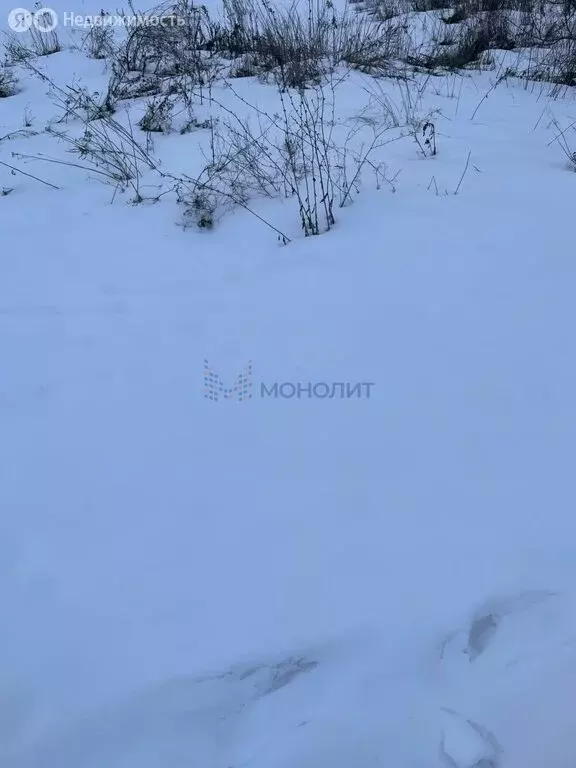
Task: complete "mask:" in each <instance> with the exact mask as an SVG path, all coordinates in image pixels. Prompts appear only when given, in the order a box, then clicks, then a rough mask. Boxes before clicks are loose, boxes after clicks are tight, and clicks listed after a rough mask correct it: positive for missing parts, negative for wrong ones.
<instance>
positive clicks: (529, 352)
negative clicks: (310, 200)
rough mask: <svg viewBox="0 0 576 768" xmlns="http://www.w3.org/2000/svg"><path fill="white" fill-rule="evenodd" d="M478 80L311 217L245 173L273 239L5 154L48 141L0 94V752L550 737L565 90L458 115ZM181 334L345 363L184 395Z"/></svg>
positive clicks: (565, 739) (66, 762) (472, 759)
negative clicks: (322, 391)
mask: <svg viewBox="0 0 576 768" xmlns="http://www.w3.org/2000/svg"><path fill="white" fill-rule="evenodd" d="M57 10H60V8H59V7H58V8H57ZM41 66H42V68H43V71H46V72H48V73H49V74H50V77H51V78H53V79H54V80H55V81H56V82H58V83H61V84H65V83H68V82H72V81H74V80H81V81H82V82H83V83H85V84H87V85H89V86H90V87H91V88H93V89H94V90H98V88H101V87H102V85H103V83H104V82H105V74H104V65H103V63H102V62H95V61H90V60H88V59H87V58H86V57H85V55H83V54H82V53H81V52H79V51H70V50H64V51H63V52H61V53H59V54H55V55H53V56H51V57H47V58H46V59H44V60H43V61H42V62H41ZM495 77H496V75H495V73H494V72H482V73H479V72H469V73H466V74H465V75H455V76H452V75H451V76H446V77H443V78H432V79H431V80H432V82H429V83H427V84H426V87H425V89H424V91H423V97H422V102H423V103H422V105H421V113H422V114H428V113H429V112H431V111H434V110H439V112H438V113H437V117H436V129H437V140H438V155H437V156H436V157H434V158H423V157H421V156H420V155H419V153H418V147H417V146H416V144H415V143H414V142H413V141H412V140H411V139H410V138H406V139H404V140H402V141H397V142H394V143H391V144H389V145H387V146H386V147H384V148H383V150H382V158H383V159H384V160H385V162H386V163H387V165H388V167H389V168H390V169H391V173H392V174H394V173H396V172H397V171H400V174H399V176H398V179H397V182H396V183H395V187H396V191H395V192H392V190H391V189H390V187H389V186H386V185H385V186H383V188H382V189H380V190H376V189H375V184H374V181H373V179H370V177H369V176H368V175H367V176H366V178H365V180H364V181H363V185H362V190H361V194H360V195H359V196H358V198H357V199H356V201H355V202H354V204H353V205H351V206H350V207H346V208H344V209H342V210H341V211H338V215H337V218H338V220H337V225H336V227H335V228H334V229H333V230H331V231H330V232H328V233H326V234H323V235H321V236H320V237H317V238H304V237H302V236H301V235H300V234H299V224H298V218H297V210H296V208H295V206H294V204H293V203H292V202H290V201H285V202H283V203H280V202H277V201H256V202H255V203H254V208H255V210H257V211H258V212H259V213H260V214H261V215H266V216H268V217H269V218H271V219H272V220H273V221H274V223H275V225H276V226H278V227H279V228H280V229H282V231H286V232H288V234H289V236H290V237H291V239H292V242H291V243H290V244H289V245H286V246H281V245H280V244H279V243H278V241H277V238H276V236H275V235H274V233H273V232H271V231H270V230H269V229H267V228H266V227H264V226H262V224H261V223H260V222H259V221H258V220H257V219H256V218H255V217H253V216H251V215H250V214H249V213H247V212H243V211H235V212H233V213H230V214H228V215H226V216H225V217H223V218H222V220H221V221H220V222H218V224H217V226H216V228H215V229H214V231H213V232H199V231H195V230H194V229H193V228H189V229H183V228H182V227H178V226H176V224H177V222H178V221H179V215H180V212H179V210H178V209H177V207H176V205H175V203H174V201H173V200H163V201H161V202H159V203H157V204H142V205H140V206H135V205H129V204H128V199H129V196H130V195H129V193H128V194H126V195H118V196H116V197H115V198H114V200H112V196H113V195H112V192H113V190H111V188H110V187H106V186H105V185H102V184H100V183H97V182H96V181H95V180H94V179H91V180H90V179H87V177H86V174H85V173H83V172H82V171H81V170H78V169H73V168H70V167H66V166H62V165H54V164H52V165H50V164H43V163H40V162H34V163H32V162H30V161H24V160H22V159H18V158H16V159H15V158H13V157H12V156H11V152H19V153H26V154H30V155H37V154H40V153H45V154H48V155H50V156H51V157H61V158H64V157H66V152H65V149H66V148H65V147H64V146H62V145H59V144H57V143H56V142H55V140H54V139H53V138H52V137H50V136H48V135H46V134H44V133H41V132H40V131H41V130H42V128H43V127H44V125H45V124H46V122H47V121H48V120H49V119H50V118H51V117H52V116H53V112H54V106H53V104H52V102H51V100H50V97H49V95H48V94H47V90H48V88H47V85H46V83H44V82H42V81H40V80H38V79H37V78H34V77H32V76H31V75H27V74H25V73H23V74H22V75H21V80H22V84H23V90H22V91H21V92H20V93H19V94H17V95H16V96H14V97H11V98H10V99H4V100H2V102H0V136H3V135H5V134H7V133H9V132H10V131H14V130H17V129H18V128H20V127H21V125H22V115H23V113H24V110H25V108H26V106H27V105H30V107H31V109H32V112H33V114H34V116H35V121H34V124H33V129H34V130H38V131H39V133H38V135H36V136H32V137H30V138H16V139H11V140H9V141H4V142H2V143H0V159H1V160H3V161H5V162H8V163H12V164H14V165H17V166H18V167H19V168H21V169H22V170H25V171H26V172H28V173H32V174H35V175H38V176H40V177H41V178H43V179H45V180H47V181H50V182H51V183H53V184H55V185H57V186H59V187H61V189H59V190H53V189H51V188H48V187H46V186H45V185H43V184H40V183H38V182H37V181H35V180H34V179H31V178H29V177H25V176H21V175H17V176H12V175H10V173H9V172H8V171H7V169H5V168H2V169H1V170H0V185H1V186H5V187H8V186H9V187H13V191H12V192H11V193H10V194H8V195H7V196H5V197H3V198H1V199H0V249H1V250H0V360H1V361H2V362H1V365H0V425H1V430H0V510H1V512H2V514H1V515H0V534H1V536H0V604H1V605H2V609H3V610H2V621H1V623H0V764H1V765H2V766H6V767H7V768H100V767H101V766H106V768H184V766H186V767H187V768H190V766H197V767H198V768H245V767H246V768H296V766H297V767H298V768H313V767H314V768H316V767H317V766H331V768H349V767H350V766H354V768H369V767H370V768H371V767H372V766H379V765H382V766H397V768H442V766H448V768H496V766H498V768H500V766H501V767H502V768H537V767H538V768H541V766H543V765H546V768H568V766H571V765H573V763H574V749H573V744H572V741H573V739H572V734H573V732H574V726H575V725H576V712H575V710H574V706H573V690H574V676H575V674H576V619H575V616H576V614H575V611H574V608H575V603H574V597H575V595H574V584H575V583H576V580H575V576H576V570H575V561H574V541H575V525H576V523H575V520H574V502H575V495H576V494H575V489H574V480H573V475H574V470H573V464H574V458H573V457H574V435H575V434H576V401H575V398H574V392H575V391H576V365H575V363H574V356H573V329H574V327H575V325H574V321H575V319H576V318H575V315H576V305H575V303H574V281H575V278H576V267H575V265H574V259H573V252H572V249H571V243H572V240H573V227H572V215H573V193H574V184H576V176H575V175H574V173H573V172H570V170H569V169H567V168H566V163H565V157H564V155H563V154H562V152H561V150H560V148H559V146H558V145H557V144H556V143H554V142H553V141H552V140H553V138H554V135H555V128H554V126H553V123H552V121H553V119H557V120H558V121H559V124H560V125H561V126H562V127H563V128H565V127H567V126H568V125H569V124H570V121H571V115H572V114H573V110H574V104H573V101H572V99H571V98H570V97H569V96H567V97H565V98H563V99H555V100H552V99H551V98H550V97H549V96H547V95H546V91H545V90H543V89H540V88H538V89H537V90H535V89H533V88H526V87H525V85H524V83H522V82H520V81H514V80H509V81H508V82H506V83H504V84H502V85H500V86H498V87H497V88H496V89H494V90H492V91H491V92H490V95H489V97H488V98H487V99H485V100H484V101H483V102H482V104H481V106H480V108H479V109H478V111H477V113H476V115H475V117H474V119H471V116H472V114H473V113H474V111H475V109H476V107H477V106H478V103H479V102H480V100H481V99H483V97H484V96H485V94H486V93H487V92H488V91H489V90H490V89H491V86H492V85H493V83H494V80H495ZM366 83H367V79H366V78H363V77H362V76H360V75H358V74H354V75H351V76H350V78H349V79H348V80H347V81H346V82H345V83H343V85H342V87H341V90H340V91H339V96H338V99H339V101H338V104H339V109H340V110H341V114H342V115H343V116H344V117H345V118H348V117H350V116H351V115H353V114H357V113H358V112H359V111H360V109H361V107H362V105H364V104H365V103H366V100H367V95H366V92H365V91H364V90H363V86H364V85H366ZM381 85H382V88H384V89H385V90H386V92H387V93H388V94H389V95H390V97H391V98H392V99H394V100H395V102H396V103H398V104H400V103H401V98H402V96H401V93H400V91H399V90H398V89H399V88H400V86H399V85H398V84H396V83H395V82H394V81H381ZM235 87H237V88H238V89H239V90H240V89H241V90H242V93H245V94H248V95H249V96H250V98H252V99H253V100H258V103H259V104H265V105H270V109H272V108H273V106H272V105H274V103H275V101H274V100H275V94H274V89H273V88H272V87H271V86H269V85H268V86H266V85H262V84H259V83H257V82H255V81H254V80H252V79H250V80H246V81H238V83H236V84H235ZM218 88H220V91H218V93H219V95H220V97H221V98H222V99H226V98H229V97H230V94H229V93H228V92H226V91H225V89H224V88H223V87H221V86H217V89H218ZM142 105H143V102H142V101H140V102H138V103H136V104H135V105H134V106H133V109H134V114H135V115H137V114H141V112H142ZM134 122H136V118H135V119H134ZM205 140H206V132H204V133H202V132H200V133H193V134H189V135H186V136H180V135H179V134H178V133H174V134H172V135H168V136H162V137H160V138H159V139H157V140H156V151H157V152H158V154H159V155H160V156H161V157H162V160H163V162H164V163H165V165H166V166H167V167H170V168H172V169H176V170H178V171H184V170H187V171H189V172H192V171H193V169H194V168H195V167H196V166H197V164H198V163H200V162H201V157H200V153H199V150H198V145H199V143H200V142H201V141H205ZM469 152H470V165H469V168H468V170H467V171H466V174H465V176H464V178H463V181H462V185H461V187H460V189H459V191H458V194H454V192H455V190H456V188H457V186H458V183H459V181H460V178H461V176H462V174H463V172H464V170H465V166H466V160H467V157H468V153H469ZM432 178H434V180H435V184H436V187H435V186H434V184H432V185H431V179H432ZM151 183H152V181H151ZM436 188H437V190H438V192H439V194H436V191H435V189H436ZM445 193H446V194H445ZM205 358H206V359H208V360H209V361H210V363H211V364H212V365H213V366H214V368H215V370H217V372H218V373H219V374H220V375H221V376H222V378H223V380H226V381H229V382H231V381H232V380H233V378H234V376H235V375H236V374H237V373H238V372H239V371H240V370H241V369H242V368H243V366H245V365H246V363H247V362H248V361H249V360H251V361H252V364H253V368H254V377H255V389H257V385H258V384H259V382H261V381H264V382H267V383H271V382H329V383H331V382H351V383H352V384H355V383H358V382H373V383H374V386H373V387H372V391H371V396H370V397H369V398H367V397H364V398H350V399H346V398H338V397H335V398H332V399H319V398H311V399H308V398H299V399H298V398H292V399H287V398H273V397H269V398H261V397H259V396H256V395H257V393H256V391H255V396H254V398H253V399H252V400H251V401H249V402H247V403H236V402H232V401H225V400H224V401H220V402H218V403H215V402H211V401H209V400H207V399H206V398H204V397H203V394H202V388H203V380H202V375H203V364H204V359H205Z"/></svg>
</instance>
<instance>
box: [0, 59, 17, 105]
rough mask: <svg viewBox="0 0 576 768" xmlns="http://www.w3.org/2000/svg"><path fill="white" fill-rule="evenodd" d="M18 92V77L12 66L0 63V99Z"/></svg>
mask: <svg viewBox="0 0 576 768" xmlns="http://www.w3.org/2000/svg"><path fill="white" fill-rule="evenodd" d="M17 92H18V79H17V77H16V74H15V72H14V70H13V69H12V67H9V66H8V65H5V64H0V99H7V98H8V97H9V96H14V95H15V94H16V93H17Z"/></svg>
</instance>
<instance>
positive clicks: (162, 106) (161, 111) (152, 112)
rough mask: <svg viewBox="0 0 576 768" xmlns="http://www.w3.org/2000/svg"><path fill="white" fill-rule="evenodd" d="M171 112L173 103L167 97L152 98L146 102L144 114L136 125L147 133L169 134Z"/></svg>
mask: <svg viewBox="0 0 576 768" xmlns="http://www.w3.org/2000/svg"><path fill="white" fill-rule="evenodd" d="M173 111H174V102H173V101H171V100H170V98H169V97H168V96H162V97H158V98H154V99H152V100H151V101H149V102H148V104H147V106H146V113H145V114H144V117H143V118H142V119H141V120H140V122H139V123H138V125H139V126H140V128H142V130H143V131H146V132H147V133H169V132H170V129H171V128H172V113H173Z"/></svg>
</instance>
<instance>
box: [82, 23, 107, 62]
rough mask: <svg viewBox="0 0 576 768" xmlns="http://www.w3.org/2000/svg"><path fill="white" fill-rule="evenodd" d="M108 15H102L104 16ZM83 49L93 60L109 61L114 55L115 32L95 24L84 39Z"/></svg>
mask: <svg viewBox="0 0 576 768" xmlns="http://www.w3.org/2000/svg"><path fill="white" fill-rule="evenodd" d="M105 15H106V14H104V13H102V16H105ZM83 47H84V48H85V49H86V51H87V53H88V56H89V57H90V58H91V59H107V58H109V57H110V56H112V55H113V54H114V30H113V29H112V28H111V27H107V26H105V25H100V24H93V25H92V26H91V27H90V29H89V30H88V32H87V33H86V36H85V38H84V43H83Z"/></svg>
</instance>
